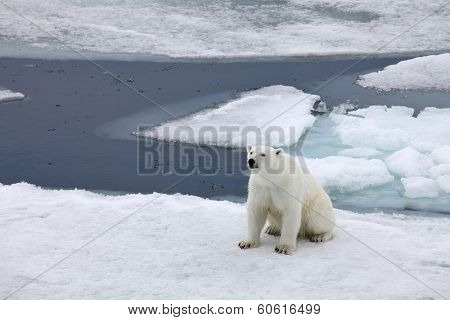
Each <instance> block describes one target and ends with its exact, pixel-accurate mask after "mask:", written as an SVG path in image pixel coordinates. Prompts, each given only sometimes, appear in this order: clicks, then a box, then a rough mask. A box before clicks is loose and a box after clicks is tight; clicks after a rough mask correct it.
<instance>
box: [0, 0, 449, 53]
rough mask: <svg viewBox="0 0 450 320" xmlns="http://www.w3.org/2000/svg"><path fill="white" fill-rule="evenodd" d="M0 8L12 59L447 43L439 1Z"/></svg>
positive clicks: (18, 3)
mask: <svg viewBox="0 0 450 320" xmlns="http://www.w3.org/2000/svg"><path fill="white" fill-rule="evenodd" d="M3 2H4V3H5V5H7V6H8V7H6V6H3V8H2V10H0V39H2V42H1V44H0V48H1V50H0V52H2V53H3V54H10V55H13V56H17V55H29V56H33V54H34V55H47V56H48V55H49V54H52V53H53V52H55V51H59V52H61V54H62V55H69V54H72V57H73V58H80V56H78V55H76V54H75V53H72V52H71V50H70V49H69V48H67V47H65V46H64V45H63V43H66V44H68V45H70V48H73V49H75V50H79V51H81V52H83V53H84V54H86V52H87V53H90V52H91V53H97V54H105V55H111V56H115V57H117V56H125V57H127V58H129V56H130V54H133V55H135V56H136V57H137V58H140V57H142V58H146V57H150V58H152V59H154V58H157V57H175V58H180V57H182V58H211V57H253V58H259V57H273V56H279V57H280V56H309V55H343V54H357V55H364V54H367V53H371V54H372V53H376V54H390V53H398V52H418V51H420V52H424V51H430V50H446V49H448V43H449V40H450V35H449V33H448V32H447V30H449V28H450V20H449V19H448V15H447V14H448V13H447V12H448V10H444V9H440V8H441V7H442V5H443V4H445V1H444V0H440V1H425V0H412V1H408V2H407V5H405V2H404V1H399V0H397V1H391V0H380V1H377V3H376V5H374V3H373V1H371V0H363V1H359V0H358V1H357V0H339V1H329V0H311V1H307V2H305V1H301V0H290V1H285V2H283V5H282V6H280V5H279V2H278V1H264V2H263V3H260V2H259V1H251V2H249V1H244V0H237V1H218V0H213V1H211V0H199V1H193V0H189V1H181V0H172V1H166V0H155V1H131V0H126V1H118V0H112V1H111V0H99V1H95V2H92V1H87V0H80V1H65V0H50V1H34V0H4V1H3ZM14 11H15V12H19V13H21V15H25V16H26V17H27V19H28V20H25V19H24V18H23V17H21V15H18V14H16V13H14ZM425 17H426V19H424V18H425ZM30 21H31V22H32V23H31V22H30ZM418 21H420V23H417V22H418ZM36 25H37V26H40V28H38V27H36ZM42 29H44V30H46V31H48V32H49V33H50V34H51V35H54V36H55V37H57V38H58V39H59V40H60V41H58V40H56V39H54V38H53V37H52V36H51V35H49V34H48V33H46V32H44V31H43V30H42ZM406 31H407V32H406ZM399 35H401V36H399ZM430 35H432V36H430ZM45 50H47V51H49V52H50V53H49V52H46V51H45Z"/></svg>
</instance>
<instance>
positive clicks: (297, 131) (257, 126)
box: [139, 86, 320, 147]
mask: <svg viewBox="0 0 450 320" xmlns="http://www.w3.org/2000/svg"><path fill="white" fill-rule="evenodd" d="M318 101H320V97H319V96H316V95H311V94H307V93H304V92H303V91H301V90H297V89H296V88H293V87H287V86H270V87H264V88H261V89H258V90H254V91H250V92H246V93H242V94H241V95H240V96H239V97H238V98H237V99H235V100H233V101H230V102H228V103H225V104H224V105H222V106H219V107H218V108H215V109H206V110H203V111H200V112H198V113H195V114H193V115H190V116H187V117H183V118H179V119H177V120H173V121H169V122H167V123H164V124H162V125H160V126H157V127H154V128H150V129H148V130H144V131H141V132H140V133H139V134H140V135H142V136H147V137H151V138H155V139H160V140H166V141H181V142H187V143H196V144H197V143H198V144H210V145H218V146H227V147H230V146H233V147H245V146H246V145H255V144H257V145H271V146H273V147H277V146H283V145H285V146H286V145H291V144H294V143H296V142H297V141H298V140H299V139H300V138H301V136H302V135H303V133H304V132H305V130H306V129H307V128H309V127H311V126H312V125H313V123H314V121H315V117H314V116H313V115H311V110H312V107H313V106H314V104H315V103H316V102H318Z"/></svg>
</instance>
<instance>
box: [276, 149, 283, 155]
mask: <svg viewBox="0 0 450 320" xmlns="http://www.w3.org/2000/svg"><path fill="white" fill-rule="evenodd" d="M282 153H283V149H281V148H278V149H275V154H276V155H277V156H279V155H280V154H282Z"/></svg>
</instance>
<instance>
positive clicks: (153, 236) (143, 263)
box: [0, 183, 450, 299]
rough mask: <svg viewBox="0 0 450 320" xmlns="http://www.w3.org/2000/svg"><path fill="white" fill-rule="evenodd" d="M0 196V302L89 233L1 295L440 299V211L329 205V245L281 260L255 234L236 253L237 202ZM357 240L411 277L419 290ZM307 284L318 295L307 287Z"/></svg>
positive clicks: (446, 260) (44, 193)
mask: <svg viewBox="0 0 450 320" xmlns="http://www.w3.org/2000/svg"><path fill="white" fill-rule="evenodd" d="M0 201H1V214H0V235H1V239H2V241H0V261H1V270H2V276H1V277H0V295H1V297H5V296H6V295H8V294H9V293H10V292H12V291H13V290H15V289H17V288H19V287H21V286H23V284H24V283H26V282H27V281H29V279H31V278H32V277H34V276H36V274H38V273H39V272H41V271H42V270H46V269H47V268H48V266H50V265H52V264H54V263H55V261H57V260H58V259H60V258H61V257H64V256H67V255H68V253H70V252H72V250H73V248H78V247H80V245H81V244H83V243H85V242H87V241H88V240H90V239H93V238H94V237H95V236H97V235H99V234H101V236H99V237H98V238H96V239H95V241H94V242H92V243H90V244H89V245H87V246H86V247H84V248H82V249H81V250H79V251H78V252H77V253H76V254H75V255H73V256H71V257H69V258H68V259H67V260H66V261H65V263H64V264H61V265H59V266H56V267H55V268H53V270H52V272H49V273H47V274H45V276H44V277H43V278H42V279H41V280H42V281H35V282H33V283H32V284H30V285H28V286H26V287H24V288H23V289H22V290H19V291H18V292H16V293H15V294H13V295H12V296H11V297H10V298H11V299H188V298H189V299H236V298H237V297H238V298H242V299H264V298H267V297H271V298H272V299H430V298H436V299H438V298H442V297H440V296H439V295H438V294H436V293H435V292H433V291H432V290H430V289H429V288H428V286H430V287H432V288H434V289H435V290H437V291H439V292H441V293H442V294H443V295H445V296H450V282H449V281H448V272H449V270H448V266H449V265H450V257H449V255H448V252H449V250H450V233H449V232H448V226H449V224H450V219H449V218H448V217H446V216H445V215H444V216H442V217H439V218H436V217H422V216H405V215H399V214H382V213H372V214H361V213H352V212H348V211H341V210H335V211H336V216H337V225H338V227H337V228H336V229H335V232H334V238H333V240H331V241H330V242H327V243H324V244H315V243H310V242H309V241H305V240H302V239H299V240H298V241H299V243H298V246H299V249H298V251H297V252H295V253H294V254H292V255H291V256H290V257H288V258H287V257H284V256H278V255H276V254H275V253H274V252H273V248H274V247H275V245H276V243H277V241H278V239H277V238H275V237H272V236H268V235H265V234H263V235H262V237H261V245H260V246H259V247H258V248H256V249H251V250H248V251H243V250H241V249H239V247H238V246H237V242H238V241H239V240H241V239H242V237H244V236H245V232H246V230H245V229H246V226H245V204H236V203H232V202H228V201H213V200H207V199H202V198H198V197H193V196H187V195H180V194H176V195H166V194H159V193H153V194H148V195H142V194H128V195H123V196H103V195H99V194H94V193H91V192H87V191H82V190H44V189H40V188H38V187H35V186H32V185H29V184H25V183H20V184H14V185H9V186H7V185H1V184H0ZM131 212H135V214H134V215H133V216H132V217H130V218H129V219H127V220H126V221H123V219H124V217H126V216H128V215H129V214H130V213H131ZM118 221H122V222H123V223H122V224H120V225H117V222H118ZM113 225H117V227H115V228H113V229H111V230H110V231H109V232H104V231H105V229H107V228H108V227H110V226H113ZM430 230H432V232H430ZM174 235H176V236H174ZM350 235H351V236H350ZM356 239H358V240H356ZM392 239H395V241H392ZM361 242H362V243H365V244H368V245H370V246H371V247H372V248H375V249H376V250H377V251H378V252H382V253H383V254H384V255H387V256H388V257H389V259H390V260H392V261H395V263H396V264H399V265H401V266H407V267H408V270H414V276H415V277H418V278H420V279H421V280H422V281H423V282H425V283H426V284H427V286H425V285H421V284H419V283H417V282H415V281H414V280H413V279H412V278H411V277H409V276H407V275H405V273H404V272H403V271H402V270H399V269H398V268H396V267H395V266H393V265H392V264H390V263H386V261H385V260H384V259H381V258H377V257H376V256H374V254H373V251H371V250H369V249H368V248H367V247H366V246H364V245H361ZM168 253H170V254H168ZM330 261H332V262H333V267H332V268H330ZM299 265H301V268H299ZM430 270H432V272H430ZM268 271H270V273H271V274H272V273H273V274H276V275H277V281H273V282H271V285H270V286H268V285H267V279H265V278H264V277H261V274H265V273H267V272H268ZM242 272H245V277H243V276H242ZM137 279H138V280H137ZM324 279H326V281H325V282H324ZM367 279H370V281H367ZM299 283H301V286H299ZM318 283H324V285H325V288H324V290H317V284H318ZM212 284H213V285H212ZM349 288H351V289H349Z"/></svg>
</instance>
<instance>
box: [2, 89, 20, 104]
mask: <svg viewBox="0 0 450 320" xmlns="http://www.w3.org/2000/svg"><path fill="white" fill-rule="evenodd" d="M23 99H25V95H24V94H23V93H20V92H13V91H11V90H0V103H2V102H9V101H15V100H23Z"/></svg>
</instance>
